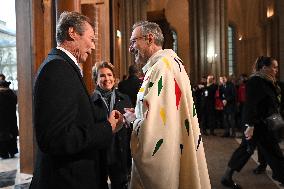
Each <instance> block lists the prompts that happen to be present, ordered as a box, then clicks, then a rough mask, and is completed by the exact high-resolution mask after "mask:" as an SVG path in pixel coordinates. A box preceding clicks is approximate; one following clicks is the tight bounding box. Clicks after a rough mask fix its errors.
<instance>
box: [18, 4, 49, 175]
mask: <svg viewBox="0 0 284 189" xmlns="http://www.w3.org/2000/svg"><path fill="white" fill-rule="evenodd" d="M15 7H16V19H17V23H16V32H17V36H16V38H17V49H18V50H17V64H18V69H17V70H18V83H19V89H18V107H19V108H18V110H19V133H20V134H19V135H20V171H21V172H23V173H32V172H33V165H34V161H35V152H36V142H35V138H34V135H33V117H32V116H33V101H32V91H33V83H34V77H35V74H36V72H37V69H38V67H39V66H40V64H41V63H42V61H43V59H44V58H45V56H46V55H47V53H48V51H49V50H50V49H51V47H52V46H53V44H54V41H53V36H52V35H53V32H52V31H53V27H52V26H53V24H52V23H53V19H52V17H53V14H52V13H53V11H52V0H45V1H43V2H41V1H33V0H23V1H16V3H15Z"/></svg>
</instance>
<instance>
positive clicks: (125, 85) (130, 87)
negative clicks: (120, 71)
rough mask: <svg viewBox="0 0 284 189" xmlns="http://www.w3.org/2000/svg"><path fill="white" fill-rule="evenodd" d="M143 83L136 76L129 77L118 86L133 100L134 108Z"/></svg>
mask: <svg viewBox="0 0 284 189" xmlns="http://www.w3.org/2000/svg"><path fill="white" fill-rule="evenodd" d="M141 84H142V81H141V80H140V79H139V78H138V77H137V76H135V75H132V76H129V77H128V78H127V79H126V80H124V81H121V82H120V83H119V84H118V90H119V91H120V92H122V93H123V94H127V95H128V96H129V98H130V99H131V103H132V105H133V107H135V105H136V99H137V93H138V91H139V89H140V87H141Z"/></svg>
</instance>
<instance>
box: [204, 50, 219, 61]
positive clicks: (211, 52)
mask: <svg viewBox="0 0 284 189" xmlns="http://www.w3.org/2000/svg"><path fill="white" fill-rule="evenodd" d="M217 56H218V55H217V54H216V53H215V52H214V49H213V48H209V49H208V53H207V61H208V63H214V59H215V58H216V57H217Z"/></svg>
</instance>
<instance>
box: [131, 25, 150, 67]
mask: <svg viewBox="0 0 284 189" xmlns="http://www.w3.org/2000/svg"><path fill="white" fill-rule="evenodd" d="M129 52H130V53H132V54H134V56H135V62H136V63H142V64H145V63H146V62H147V61H148V59H149V58H150V56H149V53H148V52H149V45H148V43H147V36H143V35H142V32H141V26H138V27H136V28H135V29H134V30H133V32H132V34H131V38H130V44H129Z"/></svg>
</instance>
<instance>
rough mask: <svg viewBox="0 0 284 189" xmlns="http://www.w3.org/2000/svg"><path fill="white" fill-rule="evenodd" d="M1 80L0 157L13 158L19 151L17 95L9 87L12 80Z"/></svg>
mask: <svg viewBox="0 0 284 189" xmlns="http://www.w3.org/2000/svg"><path fill="white" fill-rule="evenodd" d="M2 78H3V80H0V120H1V124H0V157H1V158H2V159H7V158H13V157H14V156H15V154H16V153H18V147H17V136H18V127H17V115H16V108H17V95H16V94H15V93H14V91H12V90H11V89H10V88H9V85H10V84H11V82H8V81H6V80H5V75H3V77H2Z"/></svg>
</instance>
